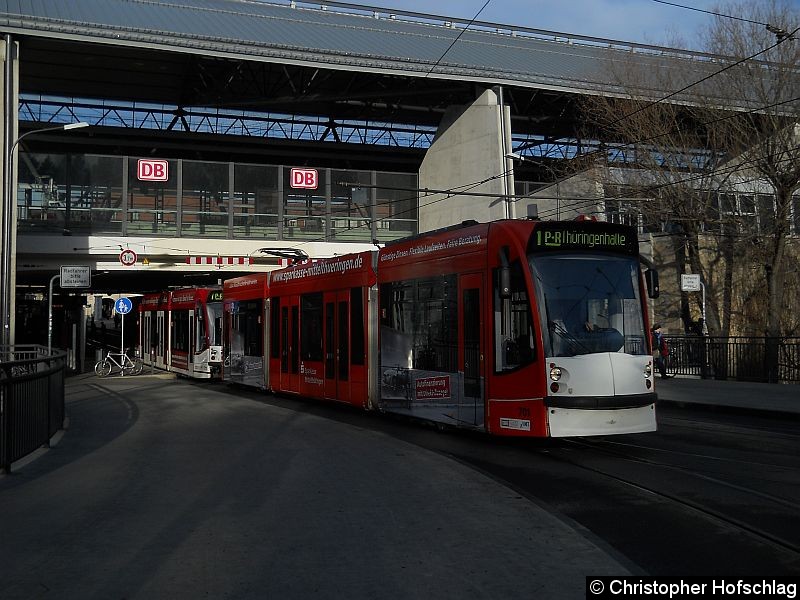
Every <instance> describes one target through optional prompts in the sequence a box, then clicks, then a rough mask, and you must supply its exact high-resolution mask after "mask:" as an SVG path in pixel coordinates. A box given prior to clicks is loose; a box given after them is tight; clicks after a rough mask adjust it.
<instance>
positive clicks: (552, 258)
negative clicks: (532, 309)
mask: <svg viewBox="0 0 800 600" xmlns="http://www.w3.org/2000/svg"><path fill="white" fill-rule="evenodd" d="M529 262H530V267H531V273H532V274H533V281H534V286H535V288H536V294H537V301H538V304H539V313H540V314H539V319H540V322H541V327H542V333H543V338H544V348H545V353H546V354H547V355H548V356H578V355H582V354H593V353H598V352H624V353H627V354H647V343H646V339H647V338H646V332H645V327H644V319H643V317H642V302H641V298H640V296H639V265H638V263H637V262H636V260H635V259H633V258H630V257H627V256H613V255H597V254H555V253H554V254H544V255H543V254H534V255H531V256H530V257H529Z"/></svg>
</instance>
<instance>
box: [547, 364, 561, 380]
mask: <svg viewBox="0 0 800 600" xmlns="http://www.w3.org/2000/svg"><path fill="white" fill-rule="evenodd" d="M550 379H552V380H553V381H559V380H560V379H561V368H560V367H551V368H550Z"/></svg>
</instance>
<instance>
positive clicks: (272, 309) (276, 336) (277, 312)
mask: <svg viewBox="0 0 800 600" xmlns="http://www.w3.org/2000/svg"><path fill="white" fill-rule="evenodd" d="M269 322H270V326H269V327H270V329H269V355H270V357H272V358H275V359H278V358H280V357H281V344H280V340H281V336H280V331H281V299H280V298H273V299H272V300H270V306H269Z"/></svg>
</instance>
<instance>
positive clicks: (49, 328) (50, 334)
mask: <svg viewBox="0 0 800 600" xmlns="http://www.w3.org/2000/svg"><path fill="white" fill-rule="evenodd" d="M56 279H59V280H60V279H61V275H53V276H52V277H51V278H50V287H49V291H48V293H47V356H50V355H51V354H52V348H53V284H54V283H55V281H56Z"/></svg>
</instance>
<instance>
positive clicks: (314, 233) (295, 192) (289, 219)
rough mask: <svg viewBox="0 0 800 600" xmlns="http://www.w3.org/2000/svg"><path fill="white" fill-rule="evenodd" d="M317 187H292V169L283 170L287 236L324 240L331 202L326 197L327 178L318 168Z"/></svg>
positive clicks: (290, 237) (284, 227) (289, 238)
mask: <svg viewBox="0 0 800 600" xmlns="http://www.w3.org/2000/svg"><path fill="white" fill-rule="evenodd" d="M317 172H318V181H317V189H314V190H308V189H296V188H292V187H291V185H290V184H291V169H290V168H289V167H286V168H284V170H283V238H284V239H287V240H296V239H300V240H315V241H321V242H324V241H325V239H326V237H327V233H326V227H325V223H326V216H327V212H328V202H327V200H326V198H325V188H326V183H327V177H326V173H325V170H323V169H318V171H317Z"/></svg>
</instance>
